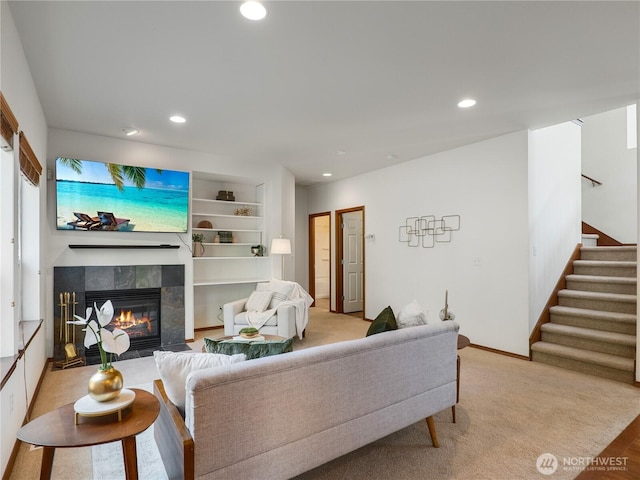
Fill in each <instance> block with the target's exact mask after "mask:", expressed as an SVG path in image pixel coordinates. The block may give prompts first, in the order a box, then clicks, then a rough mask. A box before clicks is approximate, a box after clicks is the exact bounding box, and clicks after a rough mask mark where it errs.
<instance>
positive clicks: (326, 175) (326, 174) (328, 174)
mask: <svg viewBox="0 0 640 480" xmlns="http://www.w3.org/2000/svg"><path fill="white" fill-rule="evenodd" d="M322 176H323V177H330V176H331V174H330V173H329V172H326V173H323V174H322Z"/></svg>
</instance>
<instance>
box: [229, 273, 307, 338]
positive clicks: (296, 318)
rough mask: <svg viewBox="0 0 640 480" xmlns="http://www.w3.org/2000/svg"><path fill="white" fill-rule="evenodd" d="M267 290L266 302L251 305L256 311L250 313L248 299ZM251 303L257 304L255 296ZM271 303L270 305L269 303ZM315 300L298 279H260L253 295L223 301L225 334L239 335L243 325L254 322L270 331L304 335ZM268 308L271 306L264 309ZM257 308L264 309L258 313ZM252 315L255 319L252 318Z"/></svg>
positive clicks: (287, 334) (259, 295)
mask: <svg viewBox="0 0 640 480" xmlns="http://www.w3.org/2000/svg"><path fill="white" fill-rule="evenodd" d="M265 294H266V296H267V298H264V300H265V303H262V304H261V305H260V307H257V308H255V309H252V308H250V309H251V310H255V311H252V312H251V315H249V316H248V315H247V311H246V303H247V300H249V298H252V299H259V297H261V296H264V295H265ZM250 303H251V304H254V301H253V300H251V301H250ZM258 303H259V302H258ZM267 303H268V307H266V305H267ZM312 303H313V298H311V296H310V295H309V294H308V293H307V292H306V291H305V290H304V289H303V288H302V287H301V286H300V285H299V284H297V283H296V282H287V281H284V280H276V279H273V280H271V281H270V282H265V283H259V284H258V285H256V292H254V293H253V294H252V295H251V297H247V298H242V299H240V300H236V301H234V302H229V303H226V304H224V305H223V307H222V317H223V320H224V334H225V335H229V336H230V335H237V334H238V333H240V330H241V329H243V328H245V327H249V326H253V327H257V328H259V330H260V333H262V334H266V335H278V336H280V337H284V338H292V337H295V336H296V334H297V335H298V337H299V338H302V337H303V335H304V331H305V329H306V327H307V322H308V321H309V307H310V306H311V304H312ZM263 307H264V308H263ZM267 308H268V310H267V311H266V312H263V311H264V310H265V309H267ZM256 312H263V313H259V314H258V315H256ZM272 313H273V315H271V314H272ZM249 317H250V318H251V319H252V320H253V321H252V322H250V319H249ZM256 320H257V323H256ZM265 320H266V321H265Z"/></svg>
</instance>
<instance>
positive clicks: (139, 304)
mask: <svg viewBox="0 0 640 480" xmlns="http://www.w3.org/2000/svg"><path fill="white" fill-rule="evenodd" d="M107 300H111V303H112V304H113V320H111V323H110V324H109V325H108V326H107V327H106V328H107V329H108V330H113V329H114V328H119V329H120V330H124V331H125V332H127V334H128V335H129V340H130V341H131V346H130V347H129V350H132V351H135V350H146V349H153V348H156V347H159V346H160V343H161V342H160V321H161V314H160V289H159V288H138V289H132V290H100V291H88V292H85V301H86V304H87V305H93V304H94V303H95V304H96V305H97V306H98V308H100V306H102V304H103V303H104V302H106V301H107ZM96 355H98V356H99V352H98V347H97V346H95V345H94V346H92V347H91V348H89V349H88V351H87V357H93V356H96Z"/></svg>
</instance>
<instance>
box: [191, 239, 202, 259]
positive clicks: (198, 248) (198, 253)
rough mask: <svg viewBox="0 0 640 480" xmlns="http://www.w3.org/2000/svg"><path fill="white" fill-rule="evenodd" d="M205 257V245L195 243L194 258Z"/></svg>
mask: <svg viewBox="0 0 640 480" xmlns="http://www.w3.org/2000/svg"><path fill="white" fill-rule="evenodd" d="M203 255H204V245H203V244H202V242H193V256H194V257H201V256H203Z"/></svg>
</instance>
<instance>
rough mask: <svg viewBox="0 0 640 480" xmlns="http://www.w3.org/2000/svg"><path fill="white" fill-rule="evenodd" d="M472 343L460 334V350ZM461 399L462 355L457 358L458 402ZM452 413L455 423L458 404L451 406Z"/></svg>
mask: <svg viewBox="0 0 640 480" xmlns="http://www.w3.org/2000/svg"><path fill="white" fill-rule="evenodd" d="M470 344H471V340H469V337H465V336H464V335H460V334H458V350H462V349H463V348H465V347H468V346H469V345H470ZM459 401H460V355H458V358H457V360H456V404H457V403H458V402H459ZM451 413H452V415H453V423H456V406H455V405H454V406H453V407H451Z"/></svg>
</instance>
